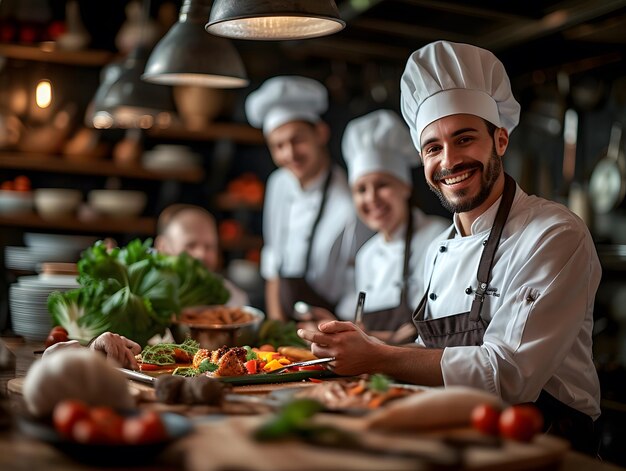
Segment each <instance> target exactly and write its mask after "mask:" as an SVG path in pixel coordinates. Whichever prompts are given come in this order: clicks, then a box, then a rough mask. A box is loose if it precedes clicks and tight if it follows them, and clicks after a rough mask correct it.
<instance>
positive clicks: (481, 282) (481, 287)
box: [470, 173, 516, 322]
mask: <svg viewBox="0 0 626 471" xmlns="http://www.w3.org/2000/svg"><path fill="white" fill-rule="evenodd" d="M515 189H516V185H515V180H513V178H511V177H510V176H509V175H508V174H506V173H505V174H504V191H503V193H502V200H501V201H500V206H499V207H498V212H497V213H496V218H495V221H494V223H493V226H492V228H491V232H490V233H489V238H488V239H487V245H486V246H485V248H484V249H483V252H482V254H481V256H480V263H479V264H478V274H477V278H478V288H477V289H476V293H475V295H474V300H473V301H472V309H471V311H470V320H471V321H472V322H478V320H479V319H480V311H481V310H482V307H483V302H484V300H485V293H486V292H487V288H488V287H489V279H490V278H491V268H492V267H493V260H494V258H495V255H496V250H497V249H498V245H499V244H500V237H501V236H502V230H503V229H504V225H505V224H506V220H507V218H508V217H509V212H510V211H511V206H512V205H513V199H514V198H515Z"/></svg>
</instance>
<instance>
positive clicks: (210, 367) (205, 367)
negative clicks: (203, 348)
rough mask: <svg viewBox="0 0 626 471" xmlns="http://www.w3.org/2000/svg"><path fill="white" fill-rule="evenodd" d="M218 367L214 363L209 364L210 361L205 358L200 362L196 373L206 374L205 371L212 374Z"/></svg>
mask: <svg viewBox="0 0 626 471" xmlns="http://www.w3.org/2000/svg"><path fill="white" fill-rule="evenodd" d="M218 368H219V367H218V366H217V365H216V364H215V363H211V360H209V359H208V358H205V359H204V360H202V361H201V362H200V366H199V367H198V372H200V373H206V372H207V371H209V372H213V371H215V370H217V369H218Z"/></svg>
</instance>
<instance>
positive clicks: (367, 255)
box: [342, 110, 450, 343]
mask: <svg viewBox="0 0 626 471" xmlns="http://www.w3.org/2000/svg"><path fill="white" fill-rule="evenodd" d="M342 149H343V158H344V160H345V161H346V165H347V167H348V179H349V183H350V186H351V188H352V198H353V200H354V206H355V208H356V210H357V214H358V215H359V218H361V220H362V221H363V222H364V223H365V225H366V226H368V227H369V228H370V229H371V230H373V231H375V232H376V234H375V235H374V236H373V237H372V238H371V239H369V240H368V241H367V242H366V243H365V244H364V245H363V247H361V248H360V249H359V251H358V253H357V254H356V260H355V283H356V291H357V292H359V291H364V292H366V293H367V298H366V301H365V307H364V312H363V325H364V327H365V329H366V330H367V331H368V332H369V333H371V334H372V335H375V336H376V337H378V338H380V339H383V340H386V341H388V342H390V343H401V342H403V341H404V342H406V341H407V340H409V339H410V340H412V339H413V338H415V328H414V326H413V321H412V316H411V314H412V312H413V309H414V307H415V306H416V305H417V303H418V302H419V300H420V297H421V293H423V291H424V288H425V285H424V277H423V273H422V272H423V269H422V267H423V265H424V258H425V255H426V252H425V250H424V248H425V247H427V246H428V244H430V242H431V241H432V240H433V239H434V238H435V237H437V236H439V235H440V234H441V233H442V232H443V231H444V230H445V229H446V228H447V227H448V226H449V225H450V221H449V220H446V219H445V218H442V217H439V216H429V215H426V214H425V213H424V212H423V211H422V210H421V209H419V208H417V207H415V206H413V205H412V204H411V191H412V187H413V180H412V173H411V168H412V167H414V166H416V165H417V164H418V163H419V157H418V154H417V151H416V150H415V147H414V146H413V143H412V142H411V135H410V133H409V129H408V127H407V126H406V124H405V123H404V122H403V121H402V118H401V117H400V116H398V115H397V114H396V113H395V112H394V111H391V110H377V111H373V112H371V113H368V114H366V115H365V116H361V117H359V118H356V119H354V120H352V121H350V122H349V123H348V125H347V126H346V130H345V132H344V134H343V139H342ZM352 305H353V306H354V304H352Z"/></svg>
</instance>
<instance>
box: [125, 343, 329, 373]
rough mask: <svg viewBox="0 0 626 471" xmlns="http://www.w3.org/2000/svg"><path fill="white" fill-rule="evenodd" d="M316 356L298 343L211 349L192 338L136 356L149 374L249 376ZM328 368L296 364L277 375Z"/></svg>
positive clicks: (144, 351)
mask: <svg viewBox="0 0 626 471" xmlns="http://www.w3.org/2000/svg"><path fill="white" fill-rule="evenodd" d="M315 358H316V357H315V356H314V355H312V354H311V352H310V351H308V350H306V349H303V348H298V347H279V348H278V351H276V350H274V348H273V347H272V346H270V345H265V346H263V347H262V348H252V347H249V346H244V347H227V346H222V347H220V348H217V349H213V350H210V349H205V348H200V346H199V344H198V342H196V341H195V340H193V339H187V340H185V342H183V343H182V344H158V345H153V346H148V347H146V348H144V350H143V351H142V352H141V354H139V355H138V356H137V360H138V362H139V369H140V371H142V372H144V373H148V374H168V373H169V374H173V375H180V376H190V377H194V376H200V375H204V376H209V377H215V378H247V379H250V378H252V377H255V378H258V377H261V376H265V375H269V374H271V373H272V372H274V371H276V370H279V369H282V368H284V367H285V366H287V367H289V365H291V364H292V363H295V362H298V361H302V360H309V359H315ZM326 371H327V370H326V368H325V367H324V366H323V365H311V366H294V367H293V368H292V369H291V368H288V369H287V371H286V372H285V373H278V374H276V376H278V375H281V376H282V375H288V374H294V373H301V375H300V376H299V377H301V378H306V375H307V373H308V374H309V375H313V373H315V372H326ZM302 373H304V374H302Z"/></svg>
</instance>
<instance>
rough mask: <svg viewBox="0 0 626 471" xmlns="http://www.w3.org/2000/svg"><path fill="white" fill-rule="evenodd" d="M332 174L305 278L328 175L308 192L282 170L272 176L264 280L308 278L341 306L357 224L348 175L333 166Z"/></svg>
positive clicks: (266, 216) (266, 214)
mask: <svg viewBox="0 0 626 471" xmlns="http://www.w3.org/2000/svg"><path fill="white" fill-rule="evenodd" d="M332 172H333V175H332V179H331V181H330V185H329V188H328V195H327V200H326V206H325V207H324V211H323V213H322V217H321V219H320V221H319V223H318V226H317V230H316V232H315V235H314V239H313V246H312V248H311V257H310V261H309V270H308V272H307V273H306V274H305V273H304V269H305V264H306V252H307V247H308V244H309V236H310V235H311V230H312V227H313V223H314V222H315V218H316V217H317V214H318V212H319V208H320V204H321V201H322V192H323V188H324V183H325V180H326V177H327V174H326V173H324V174H323V175H321V176H320V177H318V178H317V179H316V180H315V181H314V182H312V183H311V184H309V185H308V186H307V188H304V189H303V188H302V187H301V186H300V183H299V182H298V180H297V179H296V178H295V177H294V176H293V174H292V173H291V172H290V171H288V170H286V169H283V168H280V169H278V170H275V171H274V172H273V173H272V174H271V175H270V177H269V179H268V181H267V189H266V196H265V205H264V208H263V239H264V245H263V249H262V250H261V276H263V278H265V279H266V280H267V279H272V278H276V277H278V276H279V275H282V276H285V277H301V276H303V275H305V279H306V280H307V282H308V283H309V284H310V285H311V287H313V288H314V289H315V290H316V291H317V292H318V293H319V294H320V295H323V296H324V297H325V298H326V299H327V300H328V301H329V302H331V303H336V302H337V301H338V300H339V298H340V296H341V295H342V294H343V293H344V291H345V289H346V283H347V280H348V272H349V270H350V267H349V265H350V264H351V263H352V260H353V257H354V253H355V252H356V248H353V247H352V244H353V243H354V237H353V235H354V234H353V233H352V234H348V232H354V231H355V230H356V228H357V227H358V224H357V223H356V221H357V219H358V218H357V217H356V213H355V210H354V206H353V204H352V194H351V192H350V188H349V186H348V181H347V178H346V174H345V172H344V170H343V169H342V168H341V167H339V166H336V165H333V166H332ZM357 248H358V247H357ZM350 252H352V253H350Z"/></svg>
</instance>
